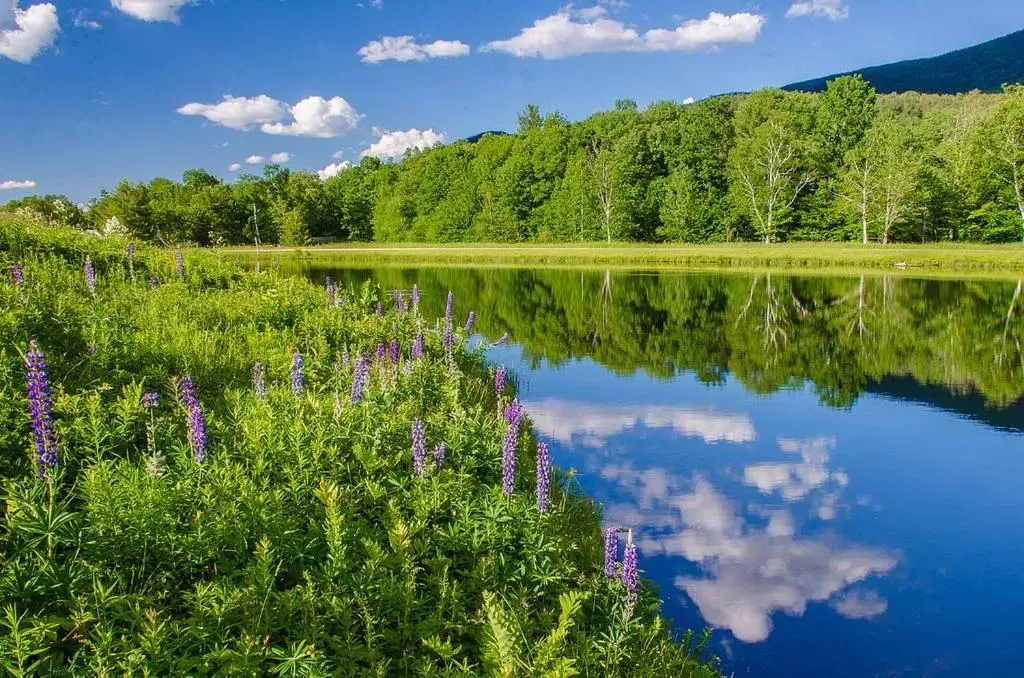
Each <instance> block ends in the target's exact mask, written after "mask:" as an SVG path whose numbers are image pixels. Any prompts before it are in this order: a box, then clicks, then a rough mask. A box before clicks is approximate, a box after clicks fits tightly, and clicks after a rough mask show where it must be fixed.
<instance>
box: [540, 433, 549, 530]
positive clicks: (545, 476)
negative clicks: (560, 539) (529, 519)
mask: <svg viewBox="0 0 1024 678" xmlns="http://www.w3.org/2000/svg"><path fill="white" fill-rule="evenodd" d="M550 505H551V457H549V456H548V445H547V443H537V511H538V512H540V513H547V512H548V507H549V506H550Z"/></svg>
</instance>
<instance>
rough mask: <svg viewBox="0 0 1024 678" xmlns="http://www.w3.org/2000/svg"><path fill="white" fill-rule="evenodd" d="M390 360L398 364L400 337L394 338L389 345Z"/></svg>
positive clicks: (393, 363)
mask: <svg viewBox="0 0 1024 678" xmlns="http://www.w3.org/2000/svg"><path fill="white" fill-rule="evenodd" d="M388 362H390V363H391V364H392V365H397V364H398V339H392V340H391V345H390V346H389V347H388Z"/></svg>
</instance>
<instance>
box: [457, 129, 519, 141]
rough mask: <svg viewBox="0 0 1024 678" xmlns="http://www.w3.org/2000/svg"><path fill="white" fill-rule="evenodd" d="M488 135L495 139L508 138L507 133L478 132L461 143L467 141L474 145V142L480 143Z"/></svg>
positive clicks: (497, 131)
mask: <svg viewBox="0 0 1024 678" xmlns="http://www.w3.org/2000/svg"><path fill="white" fill-rule="evenodd" d="M488 134H493V135H494V136H496V137H504V136H508V132H502V131H500V130H488V131H486V132H480V134H474V135H473V136H471V137H466V138H465V139H464V140H463V141H468V142H469V143H471V144H475V143H476V142H478V141H480V140H481V139H483V138H484V137H485V136H487V135H488Z"/></svg>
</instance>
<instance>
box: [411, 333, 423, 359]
mask: <svg viewBox="0 0 1024 678" xmlns="http://www.w3.org/2000/svg"><path fill="white" fill-rule="evenodd" d="M421 358H423V332H422V331H420V332H417V333H416V338H415V339H414V340H413V342H412V359H413V360H420V359H421Z"/></svg>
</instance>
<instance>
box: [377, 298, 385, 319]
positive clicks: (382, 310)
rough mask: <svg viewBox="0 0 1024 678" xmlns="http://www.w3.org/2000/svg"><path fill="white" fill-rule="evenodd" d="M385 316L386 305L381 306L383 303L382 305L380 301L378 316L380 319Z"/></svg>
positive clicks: (378, 303)
mask: <svg viewBox="0 0 1024 678" xmlns="http://www.w3.org/2000/svg"><path fill="white" fill-rule="evenodd" d="M383 315H384V305H383V304H381V303H380V302H379V301H378V302H377V316H378V317H380V316H383Z"/></svg>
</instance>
